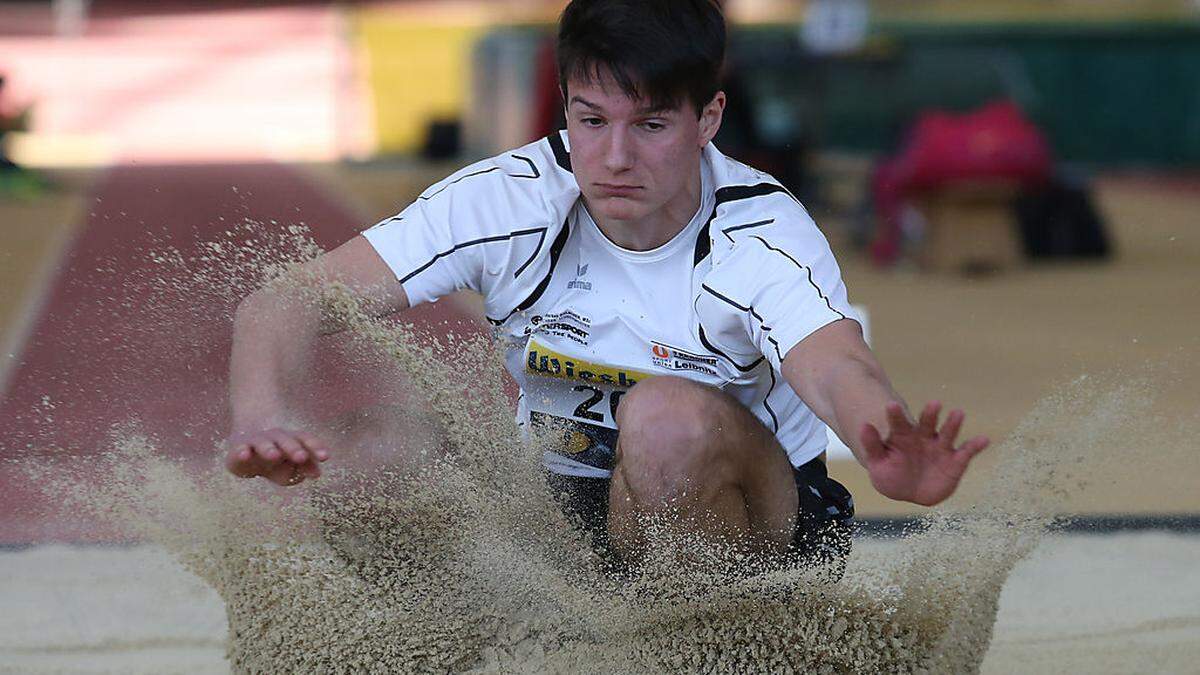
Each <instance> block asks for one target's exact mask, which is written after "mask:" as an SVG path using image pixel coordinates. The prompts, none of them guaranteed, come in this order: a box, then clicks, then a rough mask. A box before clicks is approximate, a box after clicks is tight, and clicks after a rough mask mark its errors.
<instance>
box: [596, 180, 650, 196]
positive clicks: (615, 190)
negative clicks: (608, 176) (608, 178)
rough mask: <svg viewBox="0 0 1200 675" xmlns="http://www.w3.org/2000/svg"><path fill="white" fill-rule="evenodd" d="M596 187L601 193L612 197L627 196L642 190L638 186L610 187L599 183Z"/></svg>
mask: <svg viewBox="0 0 1200 675" xmlns="http://www.w3.org/2000/svg"><path fill="white" fill-rule="evenodd" d="M596 187H598V188H600V192H602V193H604V194H605V195H608V196H610V197H621V196H627V195H631V194H633V193H635V192H637V191H638V190H641V189H642V188H641V187H639V186H637V185H609V184H606V183H597V184H596Z"/></svg>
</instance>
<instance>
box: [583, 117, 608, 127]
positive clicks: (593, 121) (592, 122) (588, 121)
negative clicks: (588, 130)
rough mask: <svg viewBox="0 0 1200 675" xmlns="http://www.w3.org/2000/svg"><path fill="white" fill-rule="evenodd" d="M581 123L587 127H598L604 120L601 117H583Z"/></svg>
mask: <svg viewBox="0 0 1200 675" xmlns="http://www.w3.org/2000/svg"><path fill="white" fill-rule="evenodd" d="M579 123H580V124H582V125H583V126H585V127H598V126H600V125H602V124H604V120H602V119H600V118H599V117H584V118H583V119H581V120H579Z"/></svg>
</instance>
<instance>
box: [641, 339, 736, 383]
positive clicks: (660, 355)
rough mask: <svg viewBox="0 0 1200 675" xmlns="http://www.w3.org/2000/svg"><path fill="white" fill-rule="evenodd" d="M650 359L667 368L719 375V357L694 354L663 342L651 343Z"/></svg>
mask: <svg viewBox="0 0 1200 675" xmlns="http://www.w3.org/2000/svg"><path fill="white" fill-rule="evenodd" d="M650 361H651V362H652V363H654V365H656V366H658V367H659V368H666V369H667V370H690V371H693V372H697V373H704V374H705V375H713V376H718V375H719V371H718V370H717V357H715V356H707V355H704V354H693V353H691V352H688V351H684V350H682V349H680V348H678V347H672V346H670V345H665V344H663V343H661V342H651V343H650Z"/></svg>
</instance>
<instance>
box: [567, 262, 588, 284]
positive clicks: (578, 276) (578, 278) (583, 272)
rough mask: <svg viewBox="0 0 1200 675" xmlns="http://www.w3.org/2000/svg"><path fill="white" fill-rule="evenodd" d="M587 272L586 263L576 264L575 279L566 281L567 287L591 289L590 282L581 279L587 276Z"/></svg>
mask: <svg viewBox="0 0 1200 675" xmlns="http://www.w3.org/2000/svg"><path fill="white" fill-rule="evenodd" d="M587 273H588V266H587V265H586V264H585V265H576V266H575V279H574V280H572V281H568V282H567V288H568V289H572V288H574V289H578V290H581V291H590V290H592V282H590V281H583V277H585V276H587Z"/></svg>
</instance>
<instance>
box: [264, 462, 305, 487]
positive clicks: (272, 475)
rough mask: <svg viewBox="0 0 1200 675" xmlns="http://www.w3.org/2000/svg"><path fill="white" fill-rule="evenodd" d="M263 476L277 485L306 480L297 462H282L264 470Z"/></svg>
mask: <svg viewBox="0 0 1200 675" xmlns="http://www.w3.org/2000/svg"><path fill="white" fill-rule="evenodd" d="M262 475H263V477H264V478H266V479H267V480H269V481H271V482H272V483H275V484H276V485H295V484H297V483H299V482H300V481H302V480H304V476H303V475H301V474H300V473H299V472H298V471H297V467H296V465H295V464H292V463H291V462H280V463H278V464H276V465H275V466H272V467H271V468H269V469H267V470H266V471H265V472H263V474H262Z"/></svg>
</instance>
